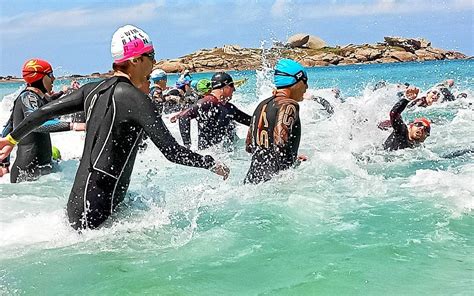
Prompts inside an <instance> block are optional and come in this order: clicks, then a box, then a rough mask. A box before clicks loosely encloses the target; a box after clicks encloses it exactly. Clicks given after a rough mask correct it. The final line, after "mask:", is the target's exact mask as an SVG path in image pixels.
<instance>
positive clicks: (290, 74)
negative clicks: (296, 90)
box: [273, 59, 308, 88]
mask: <svg viewBox="0 0 474 296" xmlns="http://www.w3.org/2000/svg"><path fill="white" fill-rule="evenodd" d="M300 80H302V81H304V82H305V83H307V81H308V74H307V73H306V70H305V69H304V67H303V66H301V64H300V63H298V62H296V61H293V60H290V59H281V60H279V61H278V63H277V64H276V65H275V74H274V76H273V83H275V86H276V88H285V87H290V86H293V85H295V84H296V83H298V81H300Z"/></svg>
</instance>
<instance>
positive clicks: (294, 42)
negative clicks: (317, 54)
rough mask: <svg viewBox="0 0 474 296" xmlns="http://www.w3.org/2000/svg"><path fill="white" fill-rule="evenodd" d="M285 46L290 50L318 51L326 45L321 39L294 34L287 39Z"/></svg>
mask: <svg viewBox="0 0 474 296" xmlns="http://www.w3.org/2000/svg"><path fill="white" fill-rule="evenodd" d="M287 44H288V46H289V47H291V48H295V47H306V48H311V49H320V48H323V47H326V46H327V44H326V42H325V41H324V40H322V39H321V38H319V37H317V36H314V35H309V34H302V33H299V34H295V35H293V36H291V37H290V38H288V41H287Z"/></svg>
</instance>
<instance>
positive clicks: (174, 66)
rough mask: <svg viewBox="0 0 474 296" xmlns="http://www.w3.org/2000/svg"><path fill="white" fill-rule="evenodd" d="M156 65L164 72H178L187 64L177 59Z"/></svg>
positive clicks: (185, 67)
mask: <svg viewBox="0 0 474 296" xmlns="http://www.w3.org/2000/svg"><path fill="white" fill-rule="evenodd" d="M157 65H158V67H157V68H160V69H162V70H163V71H165V72H166V73H178V72H182V71H184V70H185V69H187V65H186V64H184V63H182V62H179V61H164V62H162V63H159V64H157Z"/></svg>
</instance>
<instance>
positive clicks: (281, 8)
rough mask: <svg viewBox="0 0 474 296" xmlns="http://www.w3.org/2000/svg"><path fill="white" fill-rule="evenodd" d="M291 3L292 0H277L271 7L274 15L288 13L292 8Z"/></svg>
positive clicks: (281, 15)
mask: <svg viewBox="0 0 474 296" xmlns="http://www.w3.org/2000/svg"><path fill="white" fill-rule="evenodd" d="M290 4H291V1H290V0H276V1H275V3H273V5H272V8H271V14H272V16H274V17H283V16H285V15H288V12H289V10H290Z"/></svg>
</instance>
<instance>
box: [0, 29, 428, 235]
mask: <svg viewBox="0 0 474 296" xmlns="http://www.w3.org/2000/svg"><path fill="white" fill-rule="evenodd" d="M111 53H112V57H113V60H114V61H113V64H112V68H113V70H114V74H113V76H112V77H111V78H107V79H105V80H101V81H98V82H91V83H87V84H85V85H83V86H82V87H80V88H78V89H74V90H72V91H71V92H70V93H69V94H67V95H64V96H62V97H60V98H57V99H54V100H53V99H51V98H50V97H48V95H47V94H50V93H51V91H52V86H53V82H54V79H55V78H54V74H53V69H52V66H51V65H50V64H49V63H48V62H46V61H43V60H40V59H31V60H29V61H27V62H26V63H25V64H24V66H23V71H22V74H23V78H24V80H25V82H26V83H27V87H26V89H25V90H23V91H22V92H21V93H20V95H19V96H18V97H17V99H16V100H15V102H14V106H13V110H12V115H11V117H10V119H9V121H8V123H7V125H6V127H5V129H4V132H3V134H2V136H3V137H2V138H0V160H2V168H1V169H2V175H3V174H4V173H6V172H7V170H8V166H9V164H8V163H7V162H6V160H7V157H8V155H9V154H10V153H11V151H12V149H13V148H14V146H18V150H17V156H16V159H15V162H14V163H13V164H12V165H11V172H10V179H11V182H12V183H15V182H19V181H23V180H33V179H35V178H37V177H38V176H39V175H42V174H45V173H48V171H49V170H50V169H51V154H52V148H51V139H50V135H49V134H50V133H51V132H59V131H67V130H75V131H83V130H85V132H86V133H85V144H84V150H83V154H82V158H81V160H80V164H79V168H78V170H77V173H76V176H75V180H74V184H73V186H72V190H71V193H70V196H69V201H68V204H67V214H68V218H69V222H70V225H71V226H72V227H73V228H74V229H77V230H81V229H85V228H97V227H99V226H100V225H101V224H102V223H103V222H104V221H105V220H106V219H107V218H108V217H109V216H110V215H111V214H112V212H113V211H114V209H115V208H116V206H117V205H118V204H119V203H120V202H121V201H122V200H123V199H124V196H125V194H126V192H127V189H128V186H129V183H130V177H131V174H132V170H133V166H134V163H135V158H136V156H137V152H138V150H139V146H140V143H141V142H142V140H143V138H144V136H145V135H146V136H147V137H148V138H150V140H151V141H152V142H153V143H154V144H155V145H156V146H157V147H158V148H159V149H160V151H161V152H162V153H163V155H164V156H165V157H166V158H167V159H168V160H170V161H172V162H175V163H178V164H182V165H186V166H192V167H198V168H204V169H207V170H210V171H211V172H213V173H215V174H217V175H219V176H221V177H223V179H224V180H225V179H226V178H227V177H228V176H229V173H230V170H229V168H228V167H227V166H226V165H225V164H223V163H221V162H218V161H216V160H215V159H214V158H213V157H212V156H210V155H205V156H203V155H201V154H198V153H196V152H193V151H191V150H190V149H189V147H190V146H191V137H190V121H191V120H192V119H196V120H197V124H198V149H199V150H202V149H206V148H209V147H211V146H213V145H216V144H220V143H224V144H225V142H226V141H227V142H232V139H233V137H234V135H235V122H238V123H240V124H243V125H246V126H249V129H248V133H247V138H246V144H245V149H246V151H248V152H249V153H251V154H252V160H251V164H250V168H249V170H248V172H247V175H246V177H245V180H244V182H245V183H251V184H257V183H260V182H265V181H268V180H270V179H271V178H272V177H273V176H275V175H276V174H278V173H279V172H280V171H282V170H286V169H288V168H291V167H294V166H296V165H298V164H299V163H300V162H301V161H305V160H307V157H306V156H304V155H299V154H298V148H299V143H300V138H301V122H300V117H299V104H298V103H299V102H301V101H302V100H303V97H304V94H305V92H306V90H307V89H308V75H307V72H306V70H305V69H304V68H303V67H302V66H301V65H300V64H299V63H298V62H296V61H294V60H290V59H281V60H279V61H278V62H277V63H276V65H275V68H274V85H275V90H274V91H273V94H272V96H271V97H269V98H267V99H265V100H263V101H262V102H260V104H259V105H258V106H257V108H256V109H255V111H254V112H253V114H252V115H249V114H247V113H245V112H243V111H242V110H240V109H239V108H237V107H236V106H235V105H234V104H232V103H230V102H229V101H230V100H231V99H232V96H233V93H234V91H235V87H236V85H235V81H234V79H233V77H232V76H231V75H230V74H228V73H226V72H218V73H215V74H214V75H213V76H212V78H211V79H210V80H199V81H196V82H193V80H192V79H191V76H190V74H189V73H188V72H184V73H183V74H182V75H181V77H180V78H179V79H178V82H177V84H176V86H175V87H173V88H167V86H166V84H167V76H166V73H165V72H164V71H162V70H159V69H156V70H154V71H153V65H154V63H155V52H154V48H153V44H152V41H151V39H150V38H149V36H148V35H147V34H146V33H145V32H144V31H143V30H141V29H139V28H137V27H135V26H131V25H126V26H123V27H121V28H119V29H118V30H117V31H116V32H115V33H114V34H113V37H112V43H111ZM150 81H152V85H150ZM417 95H418V89H416V88H410V87H409V88H407V89H406V91H405V93H404V94H403V96H402V98H401V99H400V101H399V102H397V104H396V105H395V106H394V107H393V109H392V111H391V112H390V122H391V126H392V127H393V132H392V134H391V135H390V136H389V137H388V139H387V140H386V142H385V144H384V147H385V149H390V150H395V149H403V148H409V147H414V146H415V145H416V144H419V143H422V142H423V141H424V140H425V139H426V138H427V137H428V136H429V135H430V129H431V126H430V125H431V123H430V121H429V120H428V119H426V118H419V119H416V120H415V121H413V122H411V123H409V124H408V125H406V124H405V123H404V122H403V120H402V119H401V113H402V112H403V110H404V109H405V108H406V106H407V105H408V103H409V101H412V102H413V101H414V100H415V99H416V97H417ZM313 99H314V100H316V101H318V102H319V103H321V104H322V105H323V106H325V109H326V110H327V111H328V113H330V114H332V112H333V109H332V106H331V105H330V104H329V103H328V102H327V101H325V100H324V99H322V98H319V97H314V98H313ZM321 99H322V100H323V101H322V100H321ZM80 112H82V113H83V116H82V117H83V118H84V122H68V121H62V120H58V119H55V118H59V117H60V116H63V115H66V114H72V113H80ZM172 112H177V114H176V115H174V116H173V117H172V118H171V121H172V122H175V121H179V127H180V133H181V136H182V138H183V143H184V146H181V145H180V144H178V142H177V141H176V140H175V138H174V137H173V136H172V135H171V133H170V132H169V131H168V128H167V127H166V125H165V123H164V122H163V120H162V116H161V115H162V114H163V113H172ZM0 176H1V175H0Z"/></svg>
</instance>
